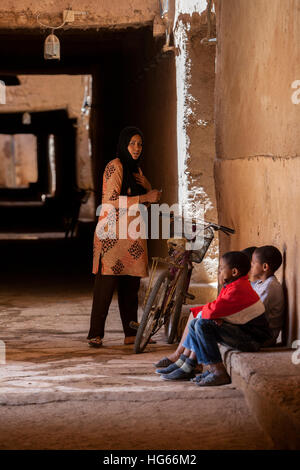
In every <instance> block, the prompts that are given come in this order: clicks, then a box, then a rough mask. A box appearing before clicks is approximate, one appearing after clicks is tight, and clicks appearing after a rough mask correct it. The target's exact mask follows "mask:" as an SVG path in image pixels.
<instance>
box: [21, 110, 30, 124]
mask: <svg viewBox="0 0 300 470" xmlns="http://www.w3.org/2000/svg"><path fill="white" fill-rule="evenodd" d="M22 124H26V125H29V124H31V115H30V114H29V113H28V112H27V111H26V113H23V115H22Z"/></svg>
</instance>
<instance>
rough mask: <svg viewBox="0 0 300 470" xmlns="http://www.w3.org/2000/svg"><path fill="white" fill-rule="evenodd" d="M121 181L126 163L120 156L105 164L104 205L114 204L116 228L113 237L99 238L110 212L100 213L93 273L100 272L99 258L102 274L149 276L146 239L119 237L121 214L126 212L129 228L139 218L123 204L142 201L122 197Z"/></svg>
mask: <svg viewBox="0 0 300 470" xmlns="http://www.w3.org/2000/svg"><path fill="white" fill-rule="evenodd" d="M122 181H123V166H122V163H121V161H120V160H119V158H115V159H114V160H112V161H110V162H109V163H108V164H107V165H106V167H105V170H104V174H103V193H102V205H103V204H111V205H112V206H113V209H112V211H111V212H112V213H113V212H114V210H115V211H116V212H115V214H116V220H117V223H116V231H115V233H114V236H113V237H112V238H104V239H100V238H99V237H98V236H97V228H98V227H99V224H100V225H101V221H102V225H103V220H106V221H107V220H108V219H109V215H110V213H109V212H108V211H103V214H101V215H100V216H99V219H98V225H97V227H96V230H95V234H94V251H93V273H94V274H96V273H97V272H98V265H99V266H100V263H99V258H100V262H101V274H109V275H130V276H139V277H147V276H148V254H147V240H146V239H143V238H137V239H133V238H130V236H129V235H128V232H127V238H125V239H122V238H121V239H120V238H119V221H120V219H121V217H124V216H125V215H127V229H128V226H129V224H130V222H132V220H134V219H135V218H136V216H128V211H127V209H124V208H122V206H123V207H124V204H127V208H128V209H129V208H130V207H131V206H132V205H133V204H139V203H140V200H139V199H140V197H139V196H120V192H121V187H122ZM98 233H99V230H98Z"/></svg>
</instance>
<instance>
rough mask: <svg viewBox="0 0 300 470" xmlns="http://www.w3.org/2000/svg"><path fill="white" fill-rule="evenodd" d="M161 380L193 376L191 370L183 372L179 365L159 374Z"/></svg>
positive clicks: (185, 378) (189, 378)
mask: <svg viewBox="0 0 300 470" xmlns="http://www.w3.org/2000/svg"><path fill="white" fill-rule="evenodd" d="M161 377H162V379H163V380H191V378H192V377H195V374H194V372H193V371H191V372H185V371H184V370H183V369H182V368H181V367H178V369H176V370H174V371H173V372H171V373H170V374H165V375H162V376H161Z"/></svg>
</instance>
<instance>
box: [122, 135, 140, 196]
mask: <svg viewBox="0 0 300 470" xmlns="http://www.w3.org/2000/svg"><path fill="white" fill-rule="evenodd" d="M134 135H139V136H140V137H141V139H142V144H143V147H144V136H143V134H142V132H141V131H140V130H139V129H138V128H137V127H133V126H130V127H125V128H124V129H123V130H122V131H121V133H120V137H119V142H118V147H117V157H119V159H120V160H121V163H122V165H123V182H122V188H121V193H120V194H121V196H138V195H139V194H145V193H146V192H147V191H146V189H145V188H143V187H142V186H141V185H139V184H138V183H137V182H136V180H135V177H134V176H133V173H138V172H139V167H140V159H141V156H142V154H143V148H142V152H141V155H140V156H139V158H138V159H137V160H134V159H133V158H132V156H131V155H130V153H129V151H128V145H129V142H130V140H131V138H132V137H133V136H134ZM129 188H130V194H129V193H128V189H129Z"/></svg>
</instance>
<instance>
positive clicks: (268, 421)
mask: <svg viewBox="0 0 300 470" xmlns="http://www.w3.org/2000/svg"><path fill="white" fill-rule="evenodd" d="M220 349H221V354H222V357H223V360H224V363H225V366H226V368H227V371H228V373H229V374H230V375H231V378H232V383H233V385H236V386H237V387H238V388H240V389H241V390H242V391H243V392H244V394H245V398H246V400H247V403H248V405H249V407H250V409H251V410H252V411H253V413H254V414H255V416H256V419H257V421H258V422H259V424H260V425H261V426H262V428H263V429H264V431H265V432H267V434H268V435H269V436H270V438H271V439H272V440H273V442H274V445H275V448H276V449H289V450H296V449H300V394H299V390H300V365H295V364H293V363H292V360H291V356H292V353H293V352H294V350H292V349H288V348H278V347H276V348H268V349H263V350H261V351H259V352H257V353H245V352H240V351H237V350H234V349H231V348H229V347H225V346H220Z"/></svg>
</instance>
